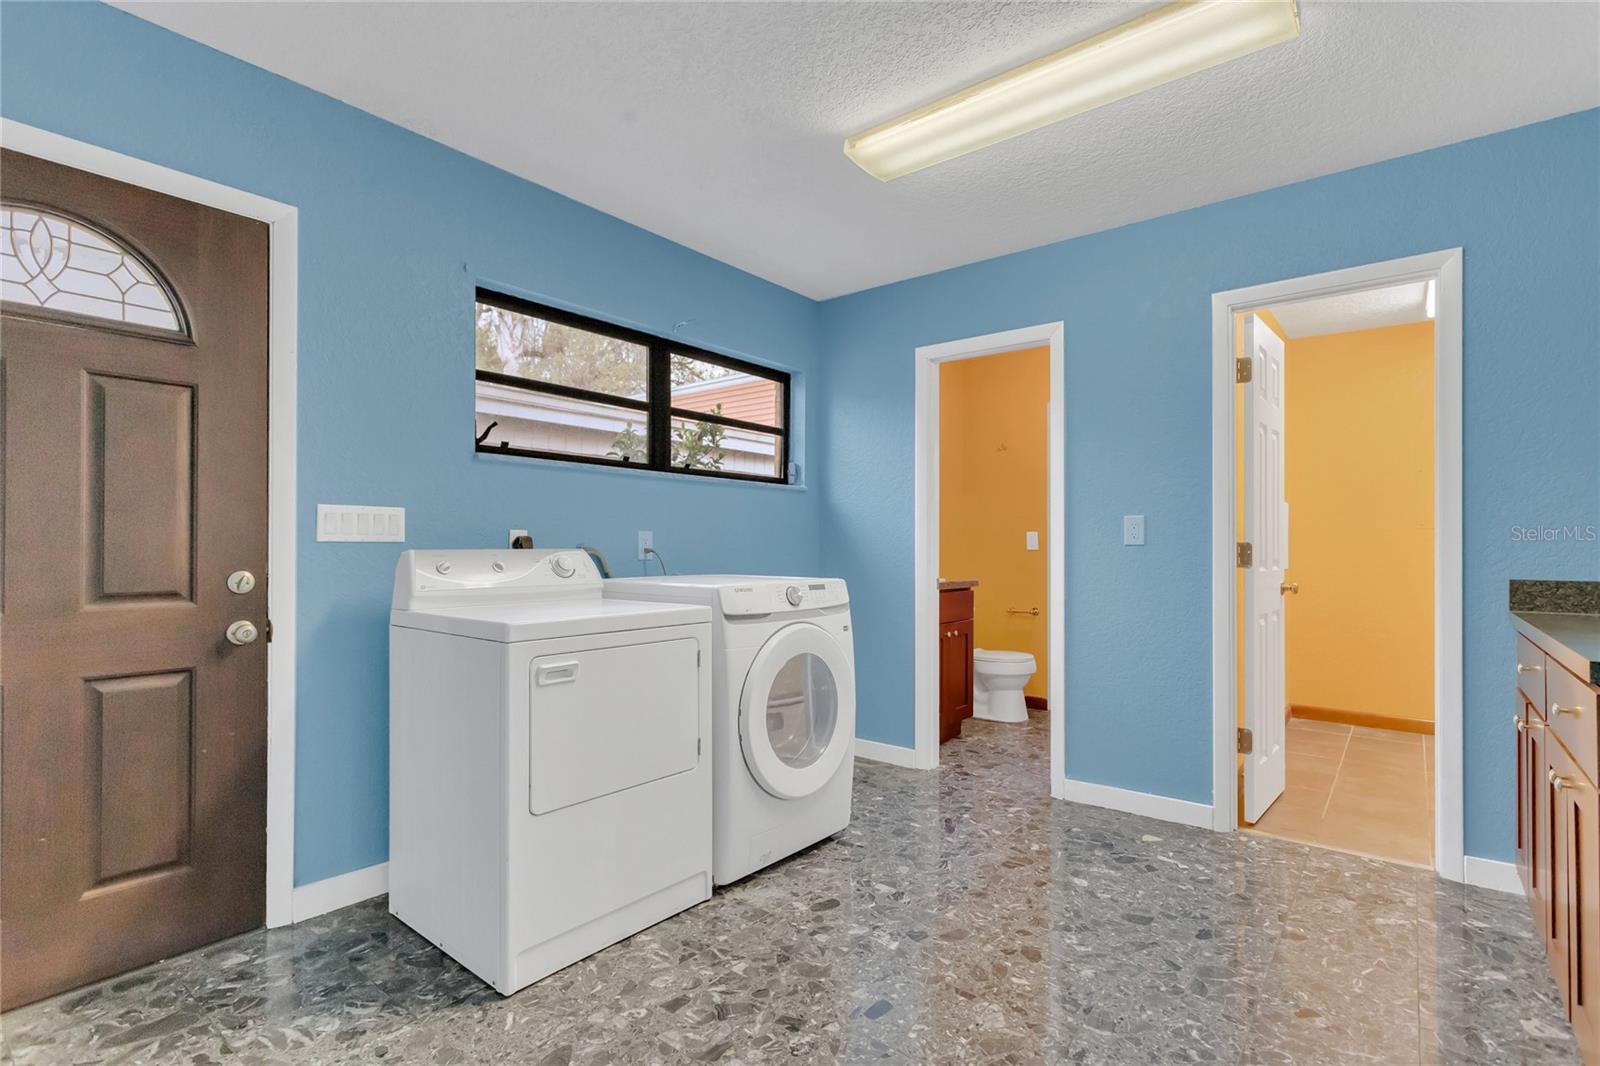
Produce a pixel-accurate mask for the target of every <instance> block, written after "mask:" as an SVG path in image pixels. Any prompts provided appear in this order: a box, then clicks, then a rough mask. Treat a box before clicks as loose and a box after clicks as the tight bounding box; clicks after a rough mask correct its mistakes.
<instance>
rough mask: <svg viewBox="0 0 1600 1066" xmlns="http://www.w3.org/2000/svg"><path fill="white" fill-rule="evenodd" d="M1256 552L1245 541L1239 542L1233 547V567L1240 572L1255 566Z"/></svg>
mask: <svg viewBox="0 0 1600 1066" xmlns="http://www.w3.org/2000/svg"><path fill="white" fill-rule="evenodd" d="M1255 561H1256V550H1255V548H1254V546H1252V545H1251V543H1250V542H1249V541H1247V540H1241V541H1240V542H1239V543H1237V544H1235V545H1234V546H1233V565H1235V566H1237V567H1239V568H1240V569H1241V570H1242V569H1245V568H1246V567H1251V566H1254V565H1255Z"/></svg>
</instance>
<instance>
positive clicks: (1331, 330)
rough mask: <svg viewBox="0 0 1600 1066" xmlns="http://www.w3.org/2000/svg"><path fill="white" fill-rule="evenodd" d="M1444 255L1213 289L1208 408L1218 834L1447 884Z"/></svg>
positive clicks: (1452, 426) (1453, 542) (1454, 558)
mask: <svg viewBox="0 0 1600 1066" xmlns="http://www.w3.org/2000/svg"><path fill="white" fill-rule="evenodd" d="M1459 262H1460V260H1459V253H1458V252H1455V253H1451V252H1447V253H1440V254H1438V255H1433V256H1418V257H1415V258H1414V259H1412V260H1401V261H1396V262H1394V263H1389V264H1375V265H1374V266H1371V267H1365V268H1356V269H1353V270H1349V271H1340V272H1336V273H1335V274H1331V275H1322V276H1318V277H1314V278H1305V279H1298V280H1297V281H1290V282H1282V283H1278V284H1276V285H1267V286H1259V287H1257V288H1255V289H1251V290H1241V291H1239V292H1235V293H1224V294H1219V295H1218V296H1217V297H1216V298H1215V303H1214V307H1215V310H1216V312H1217V315H1218V328H1217V329H1216V330H1214V339H1215V340H1216V341H1219V342H1222V343H1225V344H1226V345H1227V347H1226V348H1223V349H1221V351H1222V353H1223V355H1224V356H1225V357H1226V364H1225V366H1223V367H1219V378H1218V386H1219V389H1225V390H1226V391H1222V392H1221V394H1220V396H1218V395H1216V394H1214V398H1216V399H1218V400H1219V401H1220V402H1218V403H1214V405H1213V419H1214V421H1217V422H1220V418H1219V416H1220V415H1221V414H1222V412H1224V411H1225V412H1226V422H1220V424H1218V425H1215V426H1214V436H1213V440H1214V443H1219V444H1220V445H1221V447H1222V449H1225V450H1223V451H1221V454H1220V455H1219V456H1218V459H1220V461H1221V465H1219V473H1218V475H1217V477H1216V479H1214V480H1215V481H1216V482H1217V486H1216V487H1220V489H1221V491H1220V492H1218V493H1217V494H1216V495H1214V501H1213V505H1214V507H1215V508H1217V509H1218V514H1217V516H1216V522H1215V523H1214V529H1217V530H1218V531H1219V532H1220V531H1224V530H1225V532H1222V537H1224V538H1226V539H1223V540H1221V541H1220V543H1221V545H1222V546H1224V547H1226V548H1227V549H1228V550H1227V553H1226V562H1227V567H1228V568H1227V576H1226V577H1225V578H1224V577H1223V576H1222V569H1221V568H1222V558H1221V555H1222V553H1221V550H1220V549H1219V552H1218V559H1217V562H1216V566H1217V571H1216V579H1217V589H1216V594H1217V596H1218V597H1223V598H1225V599H1221V600H1219V603H1218V606H1220V607H1223V608H1225V610H1226V617H1227V628H1226V630H1222V629H1221V628H1220V627H1219V629H1218V632H1217V634H1216V635H1217V638H1218V639H1217V647H1218V650H1219V661H1218V663H1217V667H1218V671H1219V672H1218V676H1217V678H1216V681H1217V684H1216V690H1217V694H1218V695H1219V696H1220V695H1221V694H1222V692H1223V691H1224V690H1225V691H1226V696H1225V697H1224V698H1225V699H1226V701H1227V702H1226V704H1224V703H1222V702H1221V701H1220V700H1218V701H1216V711H1217V714H1218V752H1217V754H1218V765H1217V773H1218V789H1217V796H1218V801H1219V802H1218V804H1217V808H1216V812H1215V813H1216V817H1217V828H1219V829H1223V828H1226V829H1232V828H1235V827H1238V828H1244V829H1247V830H1251V831H1254V832H1259V833H1264V834H1267V835H1271V836H1277V837H1281V838H1287V839H1291V840H1296V841H1299V842H1302V843H1308V844H1314V845H1318V846H1323V847H1329V848H1334V849H1337V850H1342V851H1348V852H1354V853H1358V854H1363V855H1368V856H1372V857H1376V858H1381V859H1388V860H1391V861H1395V862H1402V863H1407V864H1410V865H1415V866H1422V867H1426V868H1431V869H1437V870H1438V871H1439V872H1440V873H1441V874H1443V875H1444V876H1447V877H1454V878H1455V879H1460V878H1461V877H1462V873H1461V869H1462V857H1461V837H1460V818H1461V793H1460V765H1459V758H1460V756H1459V752H1460V699H1459V692H1460V683H1461V672H1460V627H1461V614H1460V594H1461V587H1460V569H1459V559H1460V555H1459V552H1460V519H1459V515H1460V510H1459V493H1460V446H1459V440H1460V437H1459V412H1460V392H1459V388H1460V378H1459V370H1460V343H1459V340H1460V333H1459V329H1460V295H1459V293H1460V290H1459ZM1219 363H1220V360H1219ZM1221 369H1225V370H1226V371H1227V374H1228V376H1227V379H1226V384H1225V385H1224V384H1223V379H1222V378H1221V376H1220V370H1221ZM1224 427H1225V428H1224ZM1219 436H1220V441H1219V440H1218V438H1219ZM1224 457H1225V458H1224ZM1224 493H1225V495H1224ZM1224 508H1225V510H1224ZM1224 581H1225V582H1226V586H1225V587H1223V585H1222V583H1223V582H1224ZM1218 620H1219V621H1220V617H1219V619H1218ZM1224 655H1225V656H1226V658H1223V656H1224ZM1224 664H1225V665H1224ZM1224 729H1225V730H1226V732H1224ZM1224 745H1226V746H1225V747H1224ZM1224 760H1225V762H1224ZM1224 772H1226V775H1227V776H1226V779H1225V780H1223V778H1222V775H1223V773H1224ZM1224 797H1226V800H1227V802H1226V803H1224V802H1223V800H1224Z"/></svg>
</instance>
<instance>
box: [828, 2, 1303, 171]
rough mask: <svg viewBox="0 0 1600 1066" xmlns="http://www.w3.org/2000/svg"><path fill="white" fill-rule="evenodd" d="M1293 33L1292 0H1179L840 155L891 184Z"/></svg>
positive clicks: (933, 107)
mask: <svg viewBox="0 0 1600 1066" xmlns="http://www.w3.org/2000/svg"><path fill="white" fill-rule="evenodd" d="M1299 35H1300V13H1299V11H1298V9H1297V7H1296V3H1295V0H1180V2H1179V3H1176V4H1169V5H1167V6H1166V7H1163V8H1160V9H1158V10H1156V11H1152V12H1151V13H1149V14H1148V15H1144V16H1141V17H1140V18H1136V19H1134V20H1133V21H1132V22H1125V23H1123V24H1122V25H1121V26H1118V27H1116V28H1115V29H1111V30H1108V31H1106V32H1105V33H1102V34H1100V35H1098V36H1096V37H1090V38H1089V39H1088V40H1086V41H1079V42H1078V43H1077V44H1074V45H1070V46H1068V47H1066V48H1063V49H1062V50H1061V51H1059V52H1052V53H1051V54H1050V55H1047V56H1042V57H1040V58H1039V59H1035V60H1034V61H1033V62H1031V63H1027V64H1024V65H1023V66H1020V67H1017V68H1016V69H1015V70H1008V71H1006V72H1005V73H1004V74H1000V75H997V76H995V77H993V78H990V79H989V80H988V81H982V82H979V83H978V84H976V85H972V86H969V87H967V88H965V89H962V90H961V91H960V92H957V93H953V94H951V95H950V96H946V97H945V98H944V99H942V100H935V101H934V102H933V103H931V104H928V105H926V106H925V107H919V108H917V109H916V110H915V111H909V112H907V113H906V114H904V115H901V116H900V117H899V118H894V119H890V120H889V121H888V122H885V123H884V124H883V125H881V126H874V127H873V128H872V129H870V130H867V131H866V132H864V133H858V134H856V135H855V136H854V137H850V138H848V139H846V141H845V142H844V154H845V155H847V156H849V157H850V158H851V159H852V160H854V161H855V163H856V165H857V166H859V167H860V168H861V169H862V170H865V171H866V172H867V173H868V174H871V175H872V176H873V177H875V178H877V179H879V180H880V181H890V180H892V179H894V178H898V177H902V176H904V175H906V174H910V173H912V172H913V171H917V170H921V169H922V168H923V167H929V166H932V165H933V164H935V163H942V162H944V161H945V160H947V159H954V158H955V157H956V156H959V155H965V154H967V153H968V152H975V151H977V150H978V149H979V148H987V147H988V146H989V145H991V144H998V143H1000V142H1001V141H1004V140H1009V139H1010V138H1012V137H1016V136H1018V135H1019V134H1023V133H1029V132H1031V131H1033V130H1036V129H1039V128H1040V127H1041V126H1048V125H1050V124H1051V123H1052V122H1060V121H1061V120H1062V119H1065V118H1071V117H1072V116H1073V115H1081V114H1082V113H1083V112H1085V111H1091V110H1093V109H1094V108H1097V107H1101V106H1103V105H1105V104H1109V103H1113V102H1115V101H1117V100H1121V99H1124V98H1126V97H1129V96H1132V95H1134V94H1135V93H1142V92H1144V91H1145V90H1147V89H1154V88H1155V87H1156V86H1158V85H1165V84H1166V83H1167V82H1169V81H1176V80H1177V79H1179V78H1182V77H1185V76H1187V75H1189V74H1194V73H1197V72H1199V71H1202V70H1206V69H1207V68H1209V67H1214V66H1217V65H1218V64H1220V63H1226V62H1228V60H1230V59H1238V58H1239V57H1240V56H1246V55H1249V54H1250V53H1251V52H1256V51H1260V50H1261V49H1263V48H1267V47H1270V46H1272V45H1275V44H1281V43H1282V42H1284V41H1288V40H1292V39H1294V38H1295V37H1298V36H1299Z"/></svg>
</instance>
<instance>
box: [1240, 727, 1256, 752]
mask: <svg viewBox="0 0 1600 1066" xmlns="http://www.w3.org/2000/svg"><path fill="white" fill-rule="evenodd" d="M1255 746H1256V738H1255V737H1254V736H1252V735H1251V733H1250V730H1248V729H1245V728H1243V727H1242V726H1241V727H1240V729H1239V742H1238V747H1239V754H1240V755H1249V754H1250V752H1251V751H1252V750H1253V749H1254V748H1255Z"/></svg>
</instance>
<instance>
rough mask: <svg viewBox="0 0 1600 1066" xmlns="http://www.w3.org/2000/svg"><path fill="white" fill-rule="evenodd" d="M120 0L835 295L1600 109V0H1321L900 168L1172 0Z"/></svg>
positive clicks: (532, 174)
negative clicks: (1163, 77) (961, 101)
mask: <svg viewBox="0 0 1600 1066" xmlns="http://www.w3.org/2000/svg"><path fill="white" fill-rule="evenodd" d="M120 6H123V7H125V8H127V9H128V10H131V11H133V12H134V13H135V14H137V15H140V16H141V17H143V18H146V19H149V20H150V21H152V22H156V23H159V24H160V25H163V26H166V27H168V28H170V29H173V30H176V31H177V32H179V33H182V34H184V35H186V36H189V37H192V38H194V39H196V40H199V41H202V42H204V43H206V44H209V45H212V46H214V47H216V48H219V49H221V50H222V51H225V52H229V53H231V54H233V55H235V56H238V57H239V58H241V59H245V60H247V61H249V62H251V63H254V64H256V65H258V66H261V67H265V68H266V69H268V70H271V71H274V72H276V73H278V74H281V75H283V76H285V77H287V78H290V79H292V80H294V81H297V82H301V83H303V84H305V85H308V86H310V87H312V88H314V89H318V90H320V91H322V92H325V93H327V94H329V95H331V96H334V97H337V98H338V99H340V100H343V101H346V102H348V103H350V104H354V105H355V106H357V107H360V108H363V109H365V110H367V111H370V112H372V113H373V114H376V115H379V116H382V117H383V118H386V119H389V120H391V121H393V122H396V123H398V124H400V125H401V126H405V127H407V128H409V129H412V130H414V131H416V132H418V133H421V134H423V135H424V136H427V137H431V138H434V139H435V140H438V141H442V142H444V143H445V144H447V145H450V146H452V147H454V148H457V149H460V150H461V151H463V152H466V153H468V154H470V155H473V156H476V157H478V158H480V159H483V160H486V161H488V162H490V163H493V164H495V165H497V166H500V167H503V168H505V169H506V170H509V171H511V172H513V173H516V174H520V175H522V176H523V177H526V178H529V179H531V180H533V181H536V182H538V183H539V184H541V185H545V186H548V187H550V188H552V189H555V190H557V191H558V192H561V193H565V194H566V195H568V196H571V197H573V198H574V199H577V200H581V201H583V202H584V203H587V204H590V205H592V206H594V207H597V208H599V209H601V210H603V211H607V212H609V213H611V214H613V215H617V216H619V217H621V218H624V219H627V220H628V221H630V222H633V223H636V224H638V225H640V226H643V227H644V228H646V229H649V230H653V231H654V232H656V233H659V234H662V235H664V236H666V237H670V238H672V239H673V240H676V241H679V242H681V243H683V244H686V245H688V246H690V247H691V248H696V249H699V250H700V251H702V252H705V253H706V254H708V255H711V256H714V257H716V258H717V259H721V260H723V261H725V262H728V263H731V264H733V265H734V266H738V267H742V268H743V269H745V270H748V271H750V272H751V273H754V274H758V275H760V276H761V277H764V278H768V279H770V280H772V281H775V282H777V283H779V284H780V285H785V286H787V287H789V288H791V289H795V290H797V291H799V292H802V293H805V294H806V295H808V296H813V297H818V298H822V297H829V296H836V295H839V294H841V293H847V292H853V291H855V290H857V289H862V288H867V287H870V286H873V285H880V284H883V283H885V282H891V281H896V280H899V279H902V278H907V277H912V276H915V275H918V274H925V273H929V272H931V271H935V270H941V269H944V268H946V267H951V266H956V265H959V264H962V263H968V262H972V261H974V260H978V259H984V258H988V257H990V256H995V255H1000V254H1003V253H1006V252H1012V251H1017V250H1019V249H1022V248H1030V247H1034V246H1036V245H1040V244H1047V243H1050V242H1052V241H1057V240H1062V239H1064V238H1067V237H1073V236H1077V235H1080V234H1084V233H1091V232H1094V231H1096V230H1103V229H1107V228H1110V227H1113V226H1118V225H1123V224H1126V223H1129V222H1135V221H1138V220H1140V219H1146V218H1153V217H1155V216H1158V215H1163V214H1167V213H1169V212H1172V211H1177V210H1181V209H1184V208H1189V207H1195V206H1198V205H1200V204H1205V203H1211V202H1214V201H1217V200H1222V199H1227V198H1229V197H1233V196H1238V195H1241V194H1244V193H1249V192H1254V191H1257V190H1260V189H1266V188H1271V187H1273V186H1277V185H1283V184H1285V183H1288V182H1292V181H1297V180H1301V179H1304V178H1310V177H1315V176H1317V175H1321V174H1328V173H1332V172H1334V171H1339V170H1345V169H1348V168H1350V167H1354V166H1359V165H1362V164H1366V163H1372V162H1376V161H1378V160H1381V159H1388V158H1392V157H1394V156H1398V155H1404V154H1407V153H1409V152H1415V151H1420V150H1422V149H1425V148H1431V147H1435V146H1438V145H1441V144H1448V143H1452V142H1455V141H1459V140H1464V139H1466V138H1469V137H1475V136H1479V135H1481V134H1485V133H1490V132H1494V131H1497V130H1502V129H1507V128H1510V127H1513V126H1518V125H1523V124H1525V123H1529V122H1534V121H1537V120H1540V119H1544V118H1551V117H1554V116H1556V115H1562V114H1567V113H1570V112H1573V111H1577V110H1580V109H1583V108H1586V107H1593V106H1595V105H1597V104H1600V5H1596V4H1595V3H1591V2H1582V3H1537V2H1513V3H1493V2H1491V3H1411V2H1403V0H1390V2H1378V3H1356V2H1320V0H1302V3H1301V22H1302V26H1303V32H1302V34H1301V37H1300V38H1299V39H1298V40H1296V41H1293V42H1290V43H1288V44H1285V45H1280V46H1278V47H1275V48H1272V49H1269V50H1267V51H1265V52H1261V53H1257V54H1256V55H1252V56H1248V57H1246V58H1244V59H1240V60H1236V61H1234V62H1232V63H1229V64H1226V65H1225V66H1222V67H1218V68H1216V69H1213V70H1210V71H1206V72H1203V73H1200V74H1196V75H1194V76H1192V77H1190V78H1187V79H1185V80H1183V81H1180V82H1176V83H1173V84H1171V85H1167V86H1164V87H1162V88H1160V89H1157V90H1154V91H1152V92H1149V93H1145V94H1143V95H1140V96H1137V97H1134V98H1132V99H1129V100H1124V101H1121V102H1119V103H1116V104H1112V105H1110V106H1108V107H1105V108H1101V109H1100V110H1097V111H1093V112H1090V113H1088V114H1086V115H1081V116H1078V117H1077V118H1074V119H1070V120H1068V121H1066V122H1063V123H1059V124H1057V125H1055V126H1052V127H1049V128H1046V129H1043V130H1039V131H1036V132H1034V133H1031V134H1028V135H1026V136H1023V137H1019V138H1017V139H1015V140H1013V141H1010V142H1007V143H1005V144H1001V145H996V146H994V147H992V148H988V149H985V150H983V151H981V152H977V153H974V154H972V155H969V156H966V157H964V158H962V159H957V160H954V161H952V162H949V163H944V164H941V165H939V166H936V167H932V168H930V169H928V170H925V171H922V172H920V173H917V174H913V175H910V176H909V177H905V178H901V179H899V180H897V181H894V182H890V183H887V184H883V183H880V182H878V181H876V180H874V179H873V178H871V177H869V176H868V175H866V174H865V173H863V172H862V171H860V170H859V169H857V168H856V167H855V165H854V164H852V163H851V162H850V161H849V160H847V159H846V158H845V156H844V154H843V151H842V142H843V139H844V137H845V136H846V135H847V134H850V133H853V132H856V131H858V130H860V129H863V128H865V127H867V126H871V125H873V124H875V123H878V122H881V121H883V120H884V119H887V118H890V117H892V116H894V115H896V114H899V113H900V112H902V111H904V110H906V109H908V108H910V107H913V106H915V105H918V104H922V103H924V102H926V101H928V100H931V99H934V98H937V97H939V96H941V95H944V94H946V93H948V92H950V91H951V90H954V89H958V88H961V87H962V86H964V85H967V84H969V83H971V82H973V81H976V80H978V79H981V78H984V77H987V76H989V75H992V74H995V73H998V72H1000V71H1002V70H1005V69H1008V68H1010V67H1012V66H1015V65H1017V64H1019V63H1021V62H1024V61H1026V60H1029V59H1032V58H1034V57H1036V56H1038V55H1040V54H1042V53H1044V52H1048V51H1051V50H1054V49H1057V48H1060V47H1062V46H1064V45H1066V44H1070V43H1071V42H1073V41H1075V40H1078V39H1081V38H1083V37H1085V36H1089V35H1091V34H1094V33H1096V32H1099V31H1101V30H1104V29H1107V28H1109V27H1111V26H1113V25H1115V24H1117V23H1120V22H1123V21H1125V20H1127V19H1129V18H1131V17H1133V16H1134V15H1137V14H1139V13H1141V12H1142V11H1145V10H1148V9H1150V8H1151V7H1154V6H1157V5H1153V4H1148V3H1131V4H1119V3H1104V2H1095V3H1086V2H1081V0H1067V2H1062V3H1052V4H1043V3H970V2H969V3H870V2H865V3H670V2H662V3H621V4H615V3H514V4H506V3H488V4H480V3H405V4H402V3H385V4H375V3H291V2H275V3H250V2H221V3H219V2H200V3H165V2H152V3H145V2H135V3H123V4H121V5H120Z"/></svg>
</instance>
